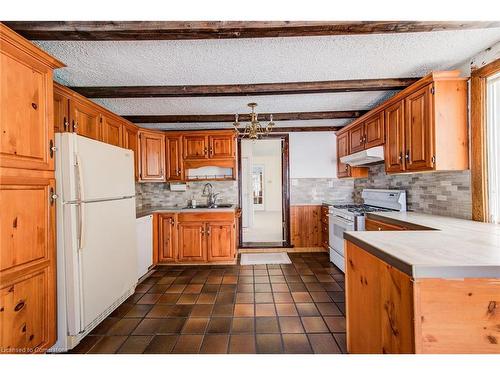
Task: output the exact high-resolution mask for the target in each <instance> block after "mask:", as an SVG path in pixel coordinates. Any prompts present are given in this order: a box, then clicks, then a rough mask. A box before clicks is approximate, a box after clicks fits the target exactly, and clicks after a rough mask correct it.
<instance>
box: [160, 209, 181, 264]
mask: <svg viewBox="0 0 500 375" xmlns="http://www.w3.org/2000/svg"><path fill="white" fill-rule="evenodd" d="M176 218H177V216H176V215H175V214H161V215H159V218H158V219H159V222H158V225H159V236H160V238H159V241H158V245H159V251H158V261H159V262H174V261H175V260H176V259H177V223H176Z"/></svg>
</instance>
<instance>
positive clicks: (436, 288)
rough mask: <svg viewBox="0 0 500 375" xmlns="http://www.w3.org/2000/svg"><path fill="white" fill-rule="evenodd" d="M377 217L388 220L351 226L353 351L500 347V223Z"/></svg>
mask: <svg viewBox="0 0 500 375" xmlns="http://www.w3.org/2000/svg"><path fill="white" fill-rule="evenodd" d="M370 220H371V221H373V223H379V224H380V225H378V226H376V225H375V226H373V225H372V226H371V228H373V230H372V231H370V230H369V231H364V232H363V231H360V232H346V233H345V234H344V238H345V240H346V246H345V248H346V307H347V346H348V351H349V352H350V353H500V226H499V225H494V224H485V223H478V222H473V221H468V220H461V219H454V218H446V217H439V216H433V215H425V214H418V213H412V212H377V213H373V214H372V213H370V214H368V215H367V223H368V221H370ZM367 227H368V226H367ZM387 228H391V230H389V231H387V230H384V229H387Z"/></svg>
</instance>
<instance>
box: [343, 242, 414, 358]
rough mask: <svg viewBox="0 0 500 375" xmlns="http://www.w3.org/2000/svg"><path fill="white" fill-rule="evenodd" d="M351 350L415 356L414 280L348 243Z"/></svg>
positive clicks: (348, 321)
mask: <svg viewBox="0 0 500 375" xmlns="http://www.w3.org/2000/svg"><path fill="white" fill-rule="evenodd" d="M345 248H346V254H345V255H346V310H347V319H346V325H347V326H346V331H347V350H348V352H349V353H356V354H381V353H394V354H396V353H413V352H414V350H415V349H414V341H415V340H414V334H413V313H412V312H413V289H412V280H411V279H410V277H409V276H408V275H406V274H404V273H402V272H401V271H399V270H397V269H395V268H393V267H391V266H389V265H387V264H386V263H384V262H382V261H381V260H380V259H378V258H376V257H374V256H373V255H371V254H369V253H367V252H366V251H364V250H363V249H361V248H359V247H357V246H356V245H354V244H353V243H351V242H349V241H346V247H345Z"/></svg>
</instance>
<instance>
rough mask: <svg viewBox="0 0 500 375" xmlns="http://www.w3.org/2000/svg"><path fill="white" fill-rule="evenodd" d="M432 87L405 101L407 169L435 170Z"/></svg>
mask: <svg viewBox="0 0 500 375" xmlns="http://www.w3.org/2000/svg"><path fill="white" fill-rule="evenodd" d="M431 89H432V85H428V86H426V87H423V88H422V89H420V90H418V91H416V92H414V93H413V94H410V95H408V96H407V97H406V99H405V113H406V116H405V143H406V155H405V156H406V169H407V170H410V171H424V170H429V169H433V165H434V164H433V161H432V157H433V153H434V126H433V122H432V101H431V99H432V93H431Z"/></svg>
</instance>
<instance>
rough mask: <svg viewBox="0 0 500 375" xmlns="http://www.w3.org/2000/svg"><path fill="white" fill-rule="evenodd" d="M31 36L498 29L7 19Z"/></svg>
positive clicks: (449, 24)
mask: <svg viewBox="0 0 500 375" xmlns="http://www.w3.org/2000/svg"><path fill="white" fill-rule="evenodd" d="M5 24H6V25H7V26H9V27H10V28H12V29H13V30H15V31H17V32H18V33H20V34H21V35H23V36H24V37H25V38H28V39H34V40H190V39H235V38H236V39H238V38H272V37H274V38H283V37H300V36H324V35H358V34H385V33H391V34H392V33H416V32H431V31H444V30H469V29H481V28H492V27H499V26H500V22H496V21H465V22H464V21H431V22H428V21H337V22H324V21H312V22H311V21H14V22H13V21H9V22H5Z"/></svg>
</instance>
